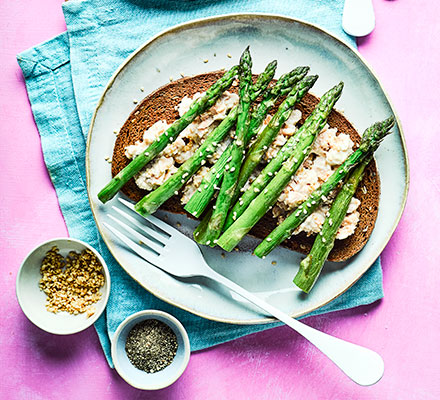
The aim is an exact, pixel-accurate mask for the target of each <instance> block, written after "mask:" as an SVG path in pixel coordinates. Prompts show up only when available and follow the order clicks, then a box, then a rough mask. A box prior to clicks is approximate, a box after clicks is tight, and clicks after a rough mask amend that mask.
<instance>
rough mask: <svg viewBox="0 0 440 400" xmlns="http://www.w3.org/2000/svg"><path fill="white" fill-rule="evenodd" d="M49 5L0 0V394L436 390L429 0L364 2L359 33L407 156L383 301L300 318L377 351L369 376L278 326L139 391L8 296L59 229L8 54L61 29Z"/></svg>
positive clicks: (174, 395)
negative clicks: (367, 19)
mask: <svg viewBox="0 0 440 400" xmlns="http://www.w3.org/2000/svg"><path fill="white" fill-rule="evenodd" d="M61 3H62V1H61V0H57V1H51V2H49V1H45V0H34V1H2V2H0V56H1V68H0V71H1V74H0V80H1V91H0V115H1V123H0V129H1V140H0V152H1V154H0V187H1V190H2V201H1V202H0V243H1V274H0V307H1V310H2V314H3V315H2V317H1V322H0V360H1V368H0V398H2V399H3V398H4V399H6V398H7V399H59V398H63V399H77V398H82V399H89V398H96V399H103V398H110V399H118V398H124V399H138V398H145V399H150V398H151V399H287V398H289V399H291V398H302V399H439V398H440V367H439V361H438V360H437V357H438V356H440V337H439V333H440V313H439V311H438V310H439V297H438V294H439V292H440V289H439V288H440V273H439V256H440V243H439V240H438V236H439V230H440V217H439V211H440V207H439V205H440V201H439V200H440V174H439V171H440V169H439V167H438V160H439V157H438V153H437V151H438V150H439V147H440V139H439V135H440V129H439V124H438V115H439V112H438V110H439V109H440V95H439V94H438V89H439V87H440V74H439V65H440V24H439V21H440V3H439V2H437V1H435V0H431V1H430V0H418V1H408V0H406V1H405V0H395V1H386V0H375V1H374V6H375V10H376V18H377V20H376V21H377V27H376V30H375V31H374V33H373V34H371V35H370V36H369V37H366V38H363V39H361V40H359V49H360V52H361V53H362V54H363V55H364V56H365V57H366V59H367V60H368V61H369V62H370V63H371V65H372V66H373V67H374V69H375V70H376V71H377V73H378V75H379V76H380V77H381V79H382V81H383V84H384V86H385V88H386V89H387V90H388V91H389V94H390V96H391V98H392V100H393V102H394V104H395V106H396V108H397V111H398V113H399V115H400V118H401V120H402V123H403V127H404V131H405V134H406V140H407V145H408V150H409V156H410V162H411V164H410V165H411V189H410V193H409V197H408V202H407V206H406V209H405V212H404V215H403V218H402V220H401V222H400V224H399V226H398V228H397V230H396V232H395V234H394V235H393V237H392V239H391V241H390V242H389V244H388V246H387V248H386V249H385V251H384V253H383V257H382V261H383V269H384V287H385V298H384V299H383V300H382V301H380V302H378V303H377V304H374V305H372V306H367V307H360V308H358V309H355V310H350V311H345V312H338V313H333V314H330V315H325V316H320V317H314V318H309V319H308V320H307V321H306V322H307V323H308V324H310V325H312V326H314V327H316V328H318V329H321V330H323V331H326V332H328V333H330V334H333V335H336V336H339V337H341V338H344V339H347V340H351V341H354V342H356V343H359V344H363V345H366V346H369V347H371V348H373V349H375V350H376V351H378V352H379V353H380V354H381V355H382V356H383V358H384V360H385V365H386V370H385V375H384V377H383V379H382V380H381V381H380V382H379V383H378V384H377V385H375V386H373V387H367V388H363V387H359V386H357V385H356V384H354V383H352V382H351V381H350V380H348V379H347V378H346V377H345V376H344V375H343V374H342V373H341V372H340V371H339V370H338V369H337V368H336V367H335V366H334V365H333V364H332V363H330V362H329V361H328V360H327V359H326V358H325V357H324V356H323V355H321V354H320V353H319V352H318V351H317V350H316V349H315V348H313V347H312V346H310V345H309V344H308V343H307V342H306V341H305V340H303V339H302V338H300V337H299V336H297V335H295V334H293V333H292V332H291V331H290V329H288V328H286V327H280V328H276V329H273V330H270V331H267V332H263V333H258V334H254V335H250V336H248V337H245V338H242V339H239V340H236V341H234V342H231V343H228V344H224V345H221V346H217V347H215V348H212V349H209V350H206V351H201V352H197V353H195V354H193V355H192V357H191V360H190V363H189V366H188V368H187V370H186V371H185V373H184V374H183V376H182V377H181V379H179V380H178V381H177V382H176V383H175V384H173V385H172V386H171V387H169V388H166V389H163V390H160V391H157V392H150V393H148V392H142V391H139V390H136V389H133V388H131V387H130V386H129V385H127V384H126V383H125V382H124V381H123V380H122V379H121V378H120V377H119V376H118V375H117V373H116V372H115V371H113V370H111V369H109V368H108V366H107V363H106V361H105V359H104V356H103V353H102V351H101V348H100V345H99V342H98V338H97V335H96V333H95V331H94V329H93V328H89V329H88V330H86V331H85V332H83V333H80V334H77V335H75V336H68V337H57V336H53V335H50V334H46V333H44V332H42V331H41V330H39V329H38V328H36V327H35V326H34V325H32V324H31V323H30V322H29V321H28V320H27V319H26V317H25V316H24V314H23V313H22V312H21V310H20V308H19V306H18V303H17V301H16V298H15V277H16V273H17V271H18V268H19V265H20V263H21V260H22V259H23V257H24V256H25V255H26V254H27V252H28V251H29V250H30V249H31V248H32V247H34V246H35V245H36V244H38V243H39V242H42V241H44V240H46V239H49V238H52V237H57V236H65V235H66V234H67V231H66V227H65V225H64V221H63V218H62V216H61V213H60V210H59V208H58V203H57V198H56V196H55V191H54V189H53V187H52V184H51V182H50V180H49V177H48V174H47V171H46V168H45V165H44V163H43V157H42V153H41V147H40V141H39V137H38V132H37V129H36V127H35V124H34V120H33V118H32V114H31V110H30V107H29V103H28V99H27V95H26V91H25V86H24V82H23V78H22V75H21V71H20V70H19V68H18V65H17V63H16V61H15V55H16V54H17V53H18V52H20V51H22V50H24V49H27V48H28V47H30V46H32V45H35V44H37V43H39V42H41V41H43V40H46V39H48V38H50V37H52V36H53V35H55V34H58V33H60V32H62V31H63V30H65V25H64V21H63V16H62V12H61V8H60V5H61Z"/></svg>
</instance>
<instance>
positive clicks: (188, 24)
mask: <svg viewBox="0 0 440 400" xmlns="http://www.w3.org/2000/svg"><path fill="white" fill-rule="evenodd" d="M234 18H242V19H245V18H252V19H255V18H263V19H278V20H283V21H285V22H291V23H297V24H302V25H304V26H307V27H309V28H312V29H315V30H317V31H319V32H320V33H324V34H325V35H327V36H329V37H330V38H331V39H332V40H334V41H336V42H337V43H338V44H339V45H341V46H343V47H345V48H346V49H348V50H349V51H351V52H352V53H353V55H354V56H355V57H357V58H358V59H359V60H360V61H361V63H363V64H364V66H365V67H366V68H367V69H368V71H369V72H370V73H371V75H372V77H373V78H374V79H375V80H376V82H377V83H378V86H379V87H380V89H381V91H382V92H383V95H384V97H385V99H386V101H387V102H388V105H389V106H390V108H391V110H392V112H393V114H394V117H395V119H396V125H397V127H398V133H399V136H400V140H401V143H402V151H403V156H404V163H405V188H404V192H403V196H402V202H401V205H400V209H399V212H398V214H397V217H396V219H395V221H394V224H393V226H392V229H391V230H390V233H389V236H388V237H387V238H386V240H383V244H382V245H381V246H378V250H377V251H376V252H375V253H374V254H373V255H372V256H371V257H370V258H369V260H368V261H367V262H365V267H364V268H363V269H362V270H360V271H359V272H358V273H357V275H355V276H354V277H353V280H352V282H350V283H349V284H348V285H344V286H342V287H339V288H338V289H336V290H335V293H334V295H333V296H331V297H330V298H328V299H327V300H326V301H323V302H321V303H320V304H317V305H315V306H313V307H310V308H308V309H306V310H303V311H301V312H298V313H291V317H292V318H298V317H301V316H303V315H306V314H309V313H311V312H312V311H315V310H317V309H318V308H321V307H323V306H325V305H326V304H328V303H330V302H331V301H333V300H334V299H336V298H337V297H338V296H340V295H341V294H343V293H344V292H346V291H347V290H348V289H350V288H351V287H352V286H353V285H354V284H355V283H356V282H357V281H358V280H359V279H360V278H361V277H362V276H363V275H364V274H365V272H366V271H367V270H368V269H369V268H370V267H371V265H373V263H374V261H375V260H376V259H377V258H378V257H379V256H380V254H381V253H382V251H383V250H384V248H385V247H386V245H387V244H388V242H389V240H390V239H391V237H392V235H393V233H394V231H395V230H396V228H397V225H398V223H399V221H400V219H401V217H402V214H403V210H404V209H405V205H406V201H407V197H408V190H409V176H410V173H409V159H408V151H407V147H406V142H405V137H404V134H403V129H402V124H401V121H400V118H399V117H398V115H397V112H396V110H395V108H394V106H393V104H392V102H391V100H390V97H389V95H388V93H387V92H386V90H385V88H384V87H383V85H382V83H381V81H380V79H379V77H378V76H377V74H376V73H375V72H374V70H373V68H372V67H371V66H370V65H369V63H368V62H367V61H366V59H365V58H364V57H363V56H362V55H361V54H360V53H359V52H358V50H357V49H355V48H354V47H353V46H351V45H349V44H348V43H346V42H344V41H343V40H341V39H339V38H338V37H337V36H335V35H334V34H332V33H331V32H329V31H327V30H326V29H323V28H321V27H319V26H317V25H315V24H312V23H310V22H306V21H303V20H301V19H297V18H292V17H287V16H284V15H280V14H271V13H234V14H223V15H217V16H213V17H207V18H199V19H194V20H191V21H188V22H184V23H182V24H178V25H175V26H173V27H171V28H168V29H166V30H164V31H162V32H160V33H158V34H157V35H155V36H153V37H152V38H151V39H150V40H148V41H146V42H145V43H144V44H142V45H141V46H140V47H139V48H138V49H137V50H135V51H134V52H133V53H132V54H131V55H130V56H129V57H127V58H126V59H125V61H124V62H123V63H122V64H121V65H120V66H119V67H118V69H117V70H116V71H115V72H114V74H113V75H112V77H111V78H110V80H109V82H108V83H107V85H106V87H105V88H104V90H103V93H102V95H101V97H100V98H99V100H98V104H97V106H96V109H95V111H94V113H93V116H92V120H91V123H90V127H89V131H88V137H87V148H86V178H87V189H88V196H89V203H90V205H91V210H92V214H93V218H94V219H95V222H96V225H97V227H98V230H99V232H100V234H101V236H102V238H103V240H104V242H105V243H106V245H107V247H108V249H109V251H110V253H111V254H112V255H113V257H114V258H115V259H116V261H118V263H119V264H120V265H121V266H122V263H121V262H120V261H119V260H118V258H117V257H116V254H115V253H114V251H112V246H111V245H109V243H111V241H110V239H109V238H108V237H107V235H106V233H105V232H104V229H102V228H101V227H100V224H99V222H98V218H97V215H96V210H95V209H94V207H93V202H92V201H91V199H90V161H89V160H90V158H89V155H90V154H89V150H90V143H91V137H92V132H93V128H94V124H95V119H96V116H97V114H98V111H99V109H100V107H101V105H102V103H103V101H104V99H105V96H106V94H107V92H108V91H109V90H110V89H111V87H112V86H113V83H114V82H115V80H116V79H117V77H118V75H119V74H120V73H121V72H122V71H123V70H124V68H125V67H126V66H127V65H128V64H129V63H130V62H131V60H133V59H134V58H135V57H136V56H137V55H139V54H140V53H141V52H143V51H146V50H147V49H148V47H149V46H151V45H152V44H153V43H154V42H155V41H156V40H158V39H159V38H163V37H164V36H166V35H169V34H174V33H177V32H179V31H185V30H186V29H188V28H191V27H194V26H196V25H199V24H206V23H209V22H216V21H221V20H225V19H234ZM132 278H133V277H132ZM133 279H135V278H133ZM135 281H136V282H137V283H139V284H140V285H141V286H142V287H144V288H145V289H146V290H148V291H149V292H150V293H151V294H153V295H154V296H156V297H157V298H159V299H161V300H163V301H165V302H167V303H169V304H171V305H173V306H175V307H179V308H181V309H182V310H185V311H188V312H191V313H193V314H195V315H198V316H199V317H202V318H206V319H209V320H212V321H217V322H223V323H229V324H238V325H255V324H269V323H273V322H274V321H276V319H274V318H270V317H266V318H258V319H253V320H239V319H227V318H218V317H215V316H212V315H209V314H206V313H203V312H200V311H198V310H195V309H193V308H191V307H188V306H186V305H184V304H181V303H180V302H176V301H171V300H169V299H168V298H166V297H164V296H162V295H160V294H158V293H156V292H155V291H153V290H150V288H146V287H145V286H144V285H143V284H142V283H141V282H139V281H138V280H136V279H135Z"/></svg>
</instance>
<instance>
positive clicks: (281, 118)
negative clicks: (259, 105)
mask: <svg viewBox="0 0 440 400" xmlns="http://www.w3.org/2000/svg"><path fill="white" fill-rule="evenodd" d="M317 79H318V76H310V77H308V78H306V79H304V80H303V81H301V82H300V84H301V86H302V87H301V88H300V90H299V91H298V92H297V94H298V95H297V100H296V101H295V97H292V98H290V99H289V97H290V96H289V97H288V98H287V99H286V100H285V101H284V102H283V104H281V106H280V108H279V109H278V111H277V113H276V114H275V115H274V117H273V118H272V119H271V121H270V123H269V125H268V126H267V127H266V129H264V131H263V132H262V133H261V134H260V135H259V136H258V137H257V139H256V140H255V142H254V143H253V144H252V146H251V148H250V149H249V152H248V154H247V155H246V159H245V160H244V162H243V166H242V167H241V170H240V175H239V178H238V184H237V187H240V188H242V187H243V186H244V185H245V184H246V182H247V181H248V179H249V178H250V176H251V175H252V172H254V170H255V168H256V167H257V166H258V164H259V163H260V162H261V160H262V158H263V156H264V154H265V153H266V151H267V149H268V147H269V146H270V145H271V143H272V142H273V141H274V139H275V138H276V136H277V134H278V132H279V131H280V129H281V127H282V125H283V124H284V122H285V121H286V120H287V118H288V117H289V116H290V114H291V111H292V107H293V105H295V104H296V103H297V102H298V101H299V100H301V99H302V97H303V96H304V95H305V93H306V92H307V91H308V90H309V89H310V88H311V87H312V86H313V85H314V84H315V82H316V80H317ZM292 92H293V91H292ZM237 197H238V196H237ZM235 200H236V199H235Z"/></svg>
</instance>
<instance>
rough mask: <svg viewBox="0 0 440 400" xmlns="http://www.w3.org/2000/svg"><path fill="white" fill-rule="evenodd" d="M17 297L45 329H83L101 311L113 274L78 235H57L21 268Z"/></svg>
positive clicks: (68, 331) (61, 331) (61, 332)
mask: <svg viewBox="0 0 440 400" xmlns="http://www.w3.org/2000/svg"><path fill="white" fill-rule="evenodd" d="M16 293H17V299H18V303H19V304H20V307H21V308H22V310H23V312H24V314H25V315H26V316H27V317H28V319H29V320H30V321H31V322H32V323H33V324H35V325H36V326H38V327H39V328H41V329H43V330H44V331H46V332H49V333H54V334H58V335H70V334H73V333H77V332H80V331H83V330H84V329H86V328H88V327H89V326H90V325H92V324H93V323H94V322H95V321H96V320H97V319H98V318H99V316H100V315H101V314H102V312H103V311H104V309H105V306H106V305H107V301H108V297H109V294H110V274H109V272H108V269H107V265H106V263H105V261H104V259H103V258H102V257H101V255H100V254H99V253H98V252H97V251H96V250H95V249H94V248H93V247H91V246H90V245H88V244H87V243H84V242H82V241H80V240H77V239H72V238H57V239H52V240H49V241H47V242H44V243H42V244H40V245H39V246H37V247H36V248H34V249H33V250H32V251H31V252H30V253H29V254H28V256H27V257H26V258H25V259H24V261H23V263H22V265H21V267H20V270H19V271H18V274H17V281H16Z"/></svg>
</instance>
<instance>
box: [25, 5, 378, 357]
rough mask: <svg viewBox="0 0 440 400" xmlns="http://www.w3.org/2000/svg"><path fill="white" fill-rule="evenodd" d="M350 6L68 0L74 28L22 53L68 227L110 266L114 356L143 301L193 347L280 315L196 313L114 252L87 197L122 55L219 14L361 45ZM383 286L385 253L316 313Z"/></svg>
mask: <svg viewBox="0 0 440 400" xmlns="http://www.w3.org/2000/svg"><path fill="white" fill-rule="evenodd" d="M342 8H343V1H342V0H325V1H323V0H296V1H294V2H286V1H270V2H269V1H267V0H253V1H251V0H219V1H214V0H212V1H210V0H193V1H189V0H188V1H186V0H182V1H178V0H149V1H147V0H144V1H140V0H113V1H111V2H108V1H106V0H82V1H81V0H71V1H69V2H67V3H64V4H63V10H64V15H65V19H66V23H67V32H66V33H63V34H61V35H59V36H57V37H55V38H53V39H52V40H49V41H48V42H45V43H43V44H40V45H38V46H36V47H34V48H32V49H29V50H27V51H24V52H23V53H21V54H19V55H18V56H17V59H18V62H19V65H20V67H21V68H22V71H23V75H24V77H25V80H26V86H27V91H28V95H29V99H30V103H31V107H32V111H33V114H34V118H35V121H36V124H37V127H38V130H39V133H40V136H41V143H42V149H43V154H44V160H45V163H46V165H47V168H48V171H49V174H50V176H51V179H52V182H53V184H54V187H55V190H56V192H57V195H58V199H59V203H60V207H61V210H62V213H63V216H64V218H65V221H66V225H67V228H68V230H69V234H70V235H71V236H72V237H76V238H79V239H82V240H84V241H86V242H88V243H90V244H91V245H92V246H94V247H95V248H97V249H98V250H99V252H100V253H101V254H102V255H103V257H104V258H105V260H106V262H107V264H108V267H109V270H110V274H111V277H112V287H111V294H110V299H109V302H108V306H107V309H106V314H105V315H103V316H102V317H101V318H100V319H99V320H98V321H97V322H96V324H95V327H96V330H97V332H98V335H99V339H100V341H101V344H102V347H103V349H104V353H105V355H106V357H107V360H108V362H109V364H110V366H113V364H112V360H111V355H110V341H111V338H112V337H113V334H114V332H115V330H116V328H117V326H118V325H119V324H120V323H121V321H122V320H123V319H124V318H126V317H127V316H128V315H130V314H132V313H134V312H136V311H139V310H143V309H149V308H154V309H160V310H164V311H167V312H169V313H171V314H173V315H174V316H176V317H177V318H178V319H179V320H180V321H182V323H183V325H184V326H185V327H186V329H187V330H188V333H189V337H190V341H191V348H192V349H193V350H199V349H204V348H207V347H210V346H213V345H216V344H219V343H223V342H226V341H229V340H232V339H235V338H238V337H241V336H244V335H247V334H249V333H253V332H258V331H262V330H265V329H268V328H271V327H274V326H277V325H278V324H268V325H254V326H239V325H230V324H223V323H218V322H212V321H209V320H206V319H203V318H200V317H197V316H195V315H193V314H191V313H188V312H186V311H183V310H181V309H178V308H175V307H173V306H171V305H169V304H167V303H165V302H163V301H161V300H159V299H157V298H156V297H154V296H153V295H151V294H150V293H149V292H147V291H146V290H144V289H143V288H142V287H141V286H139V285H138V284H137V283H136V282H135V281H134V280H132V279H131V278H130V277H129V276H128V275H127V274H126V273H125V272H124V270H123V269H122V268H121V267H120V266H119V265H118V264H117V262H116V261H115V260H114V259H113V257H112V256H111V254H110V253H109V251H108V249H107V248H106V246H105V244H104V243H103V241H102V239H101V237H100V235H99V232H98V230H97V228H96V225H95V222H94V220H93V216H92V213H91V210H90V207H89V203H88V198H87V188H86V178H85V160H84V159H85V152H86V136H87V131H88V129H89V124H90V120H91V116H92V113H93V110H94V108H95V106H96V103H97V101H98V98H99V96H100V94H101V92H102V89H103V87H104V86H105V84H106V82H107V81H108V79H109V78H110V76H111V75H112V73H113V72H114V71H115V69H116V68H117V67H118V65H119V64H120V63H121V62H122V61H123V60H124V58H125V57H126V56H128V55H129V54H130V53H131V52H132V51H133V50H135V49H136V48H137V47H138V46H139V45H141V44H142V43H143V42H145V41H146V40H148V39H149V38H151V37H152V35H154V34H156V33H158V32H160V31H162V30H164V29H165V28H168V27H170V26H172V25H175V24H178V23H181V22H184V21H188V20H191V19H195V18H200V17H206V16H211V15H217V14H226V13H231V12H268V13H278V14H285V15H287V16H292V17H296V18H300V19H304V20H307V21H309V22H312V23H319V24H320V25H322V26H323V27H324V28H326V29H328V30H330V31H332V32H333V33H335V34H336V35H338V36H340V37H341V38H343V39H344V40H346V41H347V42H349V43H350V44H352V45H354V44H355V43H354V41H353V39H352V38H350V37H348V36H346V35H345V34H344V33H343V31H342V29H341V26H340V25H341V15H342ZM382 296H383V291H382V271H381V267H380V262H379V260H377V261H376V262H375V263H374V265H373V266H372V267H371V268H370V269H369V270H368V271H367V273H366V274H365V275H364V276H363V277H362V278H361V279H360V280H359V281H358V282H357V283H356V284H355V285H354V286H353V287H352V288H351V289H349V290H348V291H347V292H345V293H344V294H342V295H341V296H339V297H338V298H337V299H335V300H333V301H332V302H331V303H329V304H327V305H326V306H324V307H322V308H320V309H319V310H315V311H314V312H313V313H311V314H309V315H316V314H322V313H326V312H330V311H336V310H342V309H347V308H351V307H356V306H359V305H363V304H369V303H372V302H374V301H376V300H378V299H380V298H381V297H382Z"/></svg>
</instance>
